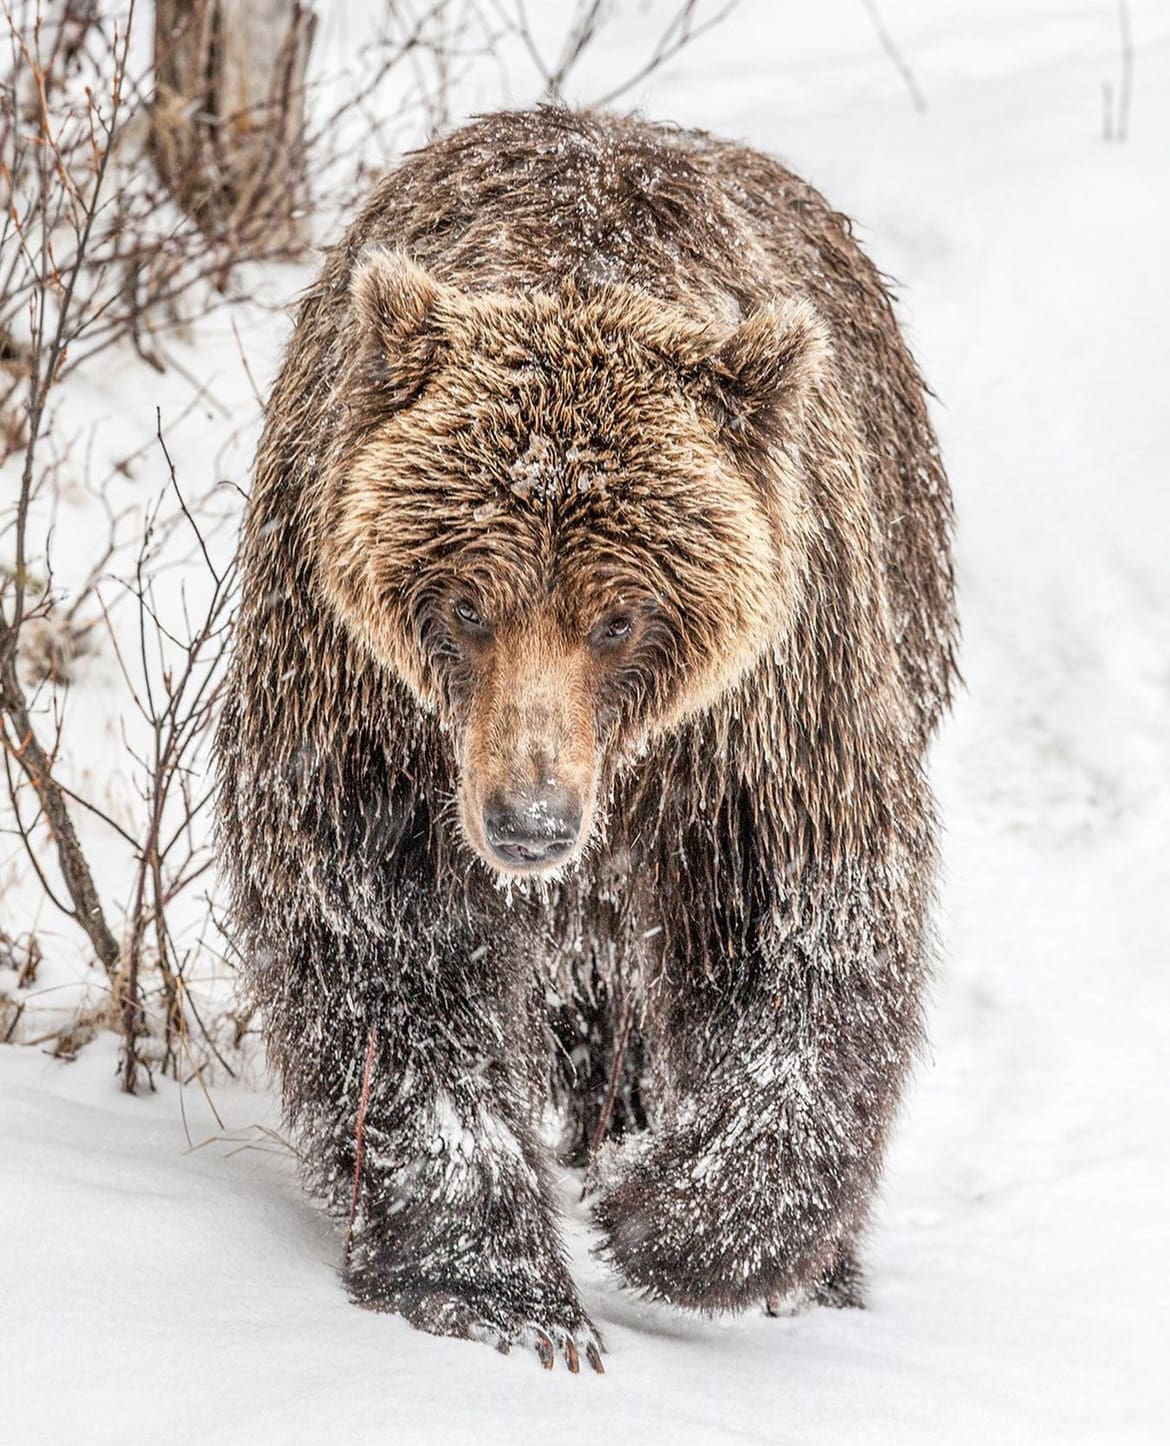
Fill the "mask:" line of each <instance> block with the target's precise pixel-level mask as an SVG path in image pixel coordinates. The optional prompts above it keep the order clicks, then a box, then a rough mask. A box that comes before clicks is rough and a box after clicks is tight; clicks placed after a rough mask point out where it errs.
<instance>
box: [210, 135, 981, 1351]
mask: <svg viewBox="0 0 1170 1446" xmlns="http://www.w3.org/2000/svg"><path fill="white" fill-rule="evenodd" d="M950 523H951V513H950V498H949V491H948V488H947V483H946V478H945V475H944V472H943V468H942V465H941V462H940V459H939V455H938V449H937V447H936V444H935V438H934V435H933V432H932V430H931V425H930V421H929V418H928V415H927V409H926V403H925V398H924V388H923V384H922V381H921V378H920V377H919V374H918V372H917V370H916V368H915V366H914V363H913V361H912V360H911V358H910V356H909V354H908V352H907V350H906V348H905V346H904V344H903V342H902V340H901V337H900V335H899V332H898V328H897V325H896V322H895V319H894V316H893V313H892V311H891V307H890V302H889V299H888V296H887V293H886V290H885V288H884V286H883V284H882V281H881V278H880V277H879V275H878V273H877V272H876V271H875V269H874V268H873V266H872V265H871V264H870V263H869V262H868V261H867V260H866V259H865V257H864V256H863V255H862V253H861V252H860V250H859V249H858V247H857V245H856V244H855V242H854V241H853V239H852V237H851V233H850V228H849V224H848V222H847V221H846V220H845V219H844V218H843V217H841V216H839V215H837V214H836V213H834V212H833V211H832V210H830V208H829V207H828V206H827V205H826V204H825V202H824V201H823V200H822V198H821V197H820V196H819V195H818V194H817V193H816V192H815V191H814V190H812V189H811V188H810V187H809V186H807V185H806V184H804V183H803V182H802V181H800V180H798V179H797V178H796V177H794V176H793V175H791V174H790V173H789V172H787V171H786V170H784V169H783V168H782V167H781V166H780V165H778V164H777V163H776V162H775V161H773V160H771V159H769V158H768V157H766V156H762V155H759V154H757V153H755V152H753V151H750V150H746V149H742V148H740V147H737V146H734V145H730V144H725V143H723V142H720V141H717V140H715V139H712V138H711V137H709V136H706V135H703V134H698V133H692V132H682V131H677V130H673V129H668V128H665V127H661V126H655V125H651V124H648V123H645V122H643V121H641V120H637V119H619V118H614V117H608V116H601V115H591V114H575V113H572V112H568V111H564V110H559V109H542V110H538V111H533V112H525V113H515V114H500V115H493V116H488V117H486V118H484V119H482V120H479V121H477V122H476V123H474V124H473V125H470V126H468V127H466V128H465V129H463V130H460V131H458V132H457V133H455V134H454V135H452V136H450V137H448V138H446V139H444V140H440V141H436V142H434V143H433V144H432V145H430V146H428V147H427V148H426V149H424V150H422V151H420V152H418V153H416V154H414V155H412V156H410V157H408V158H407V159H406V160H405V162H404V163H403V164H402V165H401V166H400V167H399V168H398V169H397V170H395V171H394V172H392V173H391V174H389V175H388V176H387V177H386V178H385V179H384V180H383V181H382V182H381V183H380V184H379V185H378V186H377V187H376V189H375V190H374V192H373V194H372V196H371V198H370V200H369V202H368V204H367V206H366V208H365V209H364V211H363V212H362V214H361V215H360V216H359V217H358V218H357V220H356V221H355V222H354V224H353V226H352V227H351V229H350V230H349V232H348V233H347V235H346V236H345V238H344V239H343V240H342V242H341V243H340V244H339V245H338V246H336V247H335V248H334V249H333V250H332V251H330V252H329V253H328V255H327V257H326V260H325V264H324V267H323V269H322V272H321V275H320V277H319V279H318V280H317V281H316V283H315V284H314V285H313V286H312V288H311V289H310V291H309V292H308V294H307V296H306V297H305V299H304V301H303V303H302V305H301V309H300V313H299V317H298V321H297V326H296V331H295V334H294V336H293V339H292V342H291V344H290V346H289V350H288V355H287V358H286V361H285V364H284V368H283V371H282V373H281V375H280V378H279V380H278V382H277V384H276V386H275V388H274V390H273V393H272V397H271V400H270V402H269V406H268V415H267V425H266V429H265V432H264V437H263V440H262V442H261V445H260V450H259V455H258V459H257V464H256V475H255V484H254V488H253V492H252V497H251V503H250V507H249V510H248V517H247V522H246V526H245V530H244V538H243V573H244V595H243V601H242V606H241V610H240V614H239V619H238V623H237V631H236V641H235V655H234V663H233V669H232V674H231V680H230V689H229V695H228V699H227V705H226V707H225V710H224V713H223V718H222V723H221V725H220V729H219V734H218V751H219V779H220V794H219V820H220V829H221V835H222V857H223V862H224V866H225V868H226V871H227V874H228V877H229V879H230V880H231V883H232V886H233V891H234V917H235V923H236V929H237V931H238V938H239V943H240V947H241V950H242V953H243V958H244V960H245V963H246V968H247V974H248V979H249V983H250V986H251V989H252V991H253V993H254V996H255V998H256V1000H257V1001H258V1003H259V1005H260V1008H261V1010H262V1013H263V1018H264V1022H265V1029H266V1037H267V1042H268V1047H269V1053H270V1057H271V1060H272V1063H273V1064H274V1066H275V1067H276V1068H277V1069H278V1070H279V1071H280V1074H281V1077H282V1080H283V1087H284V1100H285V1106H286V1110H287V1113H288V1117H289V1119H290V1121H291V1123H292V1124H293V1126H294V1127H295V1128H296V1129H297V1130H298V1131H299V1132H300V1136H301V1138H302V1140H303V1147H304V1152H305V1156H306V1159H307V1161H308V1168H309V1174H310V1177H311V1183H312V1184H313V1186H314V1187H315V1188H316V1189H318V1190H319V1191H321V1192H322V1193H323V1194H324V1195H325V1197H326V1198H327V1199H328V1200H329V1201H330V1202H331V1203H332V1205H333V1206H334V1208H335V1209H336V1210H337V1212H338V1213H339V1214H340V1215H342V1216H345V1215H346V1214H348V1212H349V1209H350V1202H351V1193H352V1191H353V1183H354V1174H355V1170H354V1165H355V1128H356V1123H357V1114H358V1108H359V1096H360V1093H361V1078H362V1072H363V1063H364V1061H365V1059H366V1056H367V1051H368V1050H372V1055H371V1063H372V1069H371V1075H370V1079H371V1085H370V1090H369V1095H368V1107H367V1109H366V1112H365V1114H364V1117H363V1130H364V1158H363V1162H362V1169H361V1171H360V1189H359V1190H358V1202H357V1211H356V1217H355V1220H354V1222H353V1228H352V1233H351V1240H350V1248H349V1250H348V1252H347V1258H346V1273H347V1279H348V1283H349V1287H350V1289H351V1291H352V1293H353V1295H354V1296H355V1298H356V1299H358V1300H360V1301H362V1302H364V1303H366V1304H369V1305H372V1306H376V1307H380V1308H385V1309H388V1310H394V1311H399V1312H401V1313H402V1314H403V1315H405V1316H406V1317H407V1318H408V1319H409V1320H411V1321H413V1322H414V1323H415V1324H416V1325H419V1326H421V1327H423V1328H425V1329H428V1330H433V1331H439V1332H444V1333H449V1334H456V1335H467V1336H474V1337H477V1338H486V1339H490V1340H493V1341H496V1342H500V1343H505V1344H506V1343H510V1342H512V1341H514V1340H527V1341H529V1342H531V1343H535V1344H537V1346H538V1347H539V1348H540V1349H541V1350H542V1352H543V1353H544V1354H545V1355H546V1356H547V1355H548V1346H549V1343H551V1345H553V1346H555V1347H557V1348H558V1349H560V1350H561V1351H562V1352H563V1353H564V1354H565V1356H566V1358H567V1359H569V1360H570V1362H575V1361H576V1360H577V1358H578V1355H579V1352H580V1351H582V1350H585V1351H593V1350H595V1349H596V1337H595V1335H594V1333H593V1330H592V1327H591V1325H590V1323H589V1321H588V1319H587V1317H586V1315H585V1313H584V1311H583V1310H582V1308H581V1305H580V1303H579V1300H578V1297H577V1294H576V1291H575V1288H574V1286H573V1282H572V1280H571V1278H570V1274H569V1270H568V1267H567V1262H566V1257H565V1252H564V1249H563V1246H562V1244H561V1241H560V1238H559V1235H558V1230H557V1210H556V1205H555V1200H554V1190H553V1184H552V1178H551V1169H552V1166H551V1160H550V1156H549V1153H548V1150H549V1146H548V1143H547V1128H546V1127H547V1122H548V1117H549V1105H550V1102H551V1103H552V1105H554V1106H555V1107H556V1108H557V1110H559V1114H560V1117H561V1119H562V1120H563V1121H564V1122H565V1127H566V1140H565V1147H566V1149H567V1151H568V1152H569V1154H570V1155H571V1156H574V1157H575V1158H577V1159H581V1158H583V1156H584V1154H585V1153H586V1144H587V1142H588V1140H589V1138H590V1136H591V1135H592V1134H593V1133H594V1132H595V1131H596V1130H597V1129H598V1126H599V1116H600V1115H601V1114H602V1112H603V1110H602V1099H603V1096H605V1095H606V1094H607V1086H608V1085H610V1084H612V1088H611V1089H609V1090H608V1093H609V1096H610V1103H611V1104H612V1105H613V1110H612V1118H611V1121H610V1125H611V1128H610V1139H609V1141H608V1143H607V1144H606V1145H605V1147H604V1149H603V1150H602V1151H601V1152H600V1155H599V1156H598V1157H597V1158H595V1159H594V1160H593V1162H592V1174H591V1180H592V1187H593V1198H594V1209H595V1214H596V1220H597V1223H598V1226H599V1228H600V1231H601V1234H602V1240H603V1249H604V1251H605V1252H606V1254H607V1255H608V1258H609V1259H610V1260H611V1261H612V1263H613V1265H614V1266H615V1267H616V1269H617V1271H618V1272H619V1273H620V1274H621V1276H622V1277H623V1278H624V1279H625V1280H626V1281H627V1282H629V1283H630V1284H631V1285H633V1286H635V1287H637V1288H639V1289H641V1290H644V1291H647V1292H650V1293H652V1294H654V1295H657V1296H661V1297H664V1298H666V1299H668V1300H671V1301H674V1302H677V1303H678V1304H680V1305H683V1306H689V1307H695V1308H699V1309H709V1310H715V1309H745V1308H749V1307H759V1306H761V1305H762V1304H763V1303H764V1302H765V1301H769V1300H772V1301H775V1300H776V1299H777V1298H779V1297H785V1296H787V1297H791V1296H794V1295H802V1294H804V1295H812V1296H814V1297H816V1298H819V1299H824V1300H828V1301H832V1302H837V1303H839V1302H841V1301H852V1300H855V1299H856V1298H857V1295H858V1285H857V1267H856V1262H855V1258H854V1242H855V1240H856V1237H857V1235H858V1232H859V1231H860V1229H861V1227H862V1226H863V1224H864V1221H865V1218H866V1213H867V1210H868V1207H869V1202H870V1199H871V1197H872V1194H873V1190H874V1186H875V1181H876V1179H877V1175H878V1171H879V1168H880V1164H881V1158H882V1153H883V1149H884V1145H885V1142H886V1138H887V1134H888V1129H889V1125H890V1122H891V1119H892V1116H893V1114H894V1112H895V1109H896V1107H897V1103H898V1099H899V1096H900V1093H901V1090H902V1086H903V1084H904V1081H905V1079H906V1075H907V1071H908V1067H909V1065H910V1062H911V1059H912V1056H913V1054H914V1050H915V1047H916V1044H917V1042H918V1040H919V1037H920V1031H921V1004H922V993H923V985H924V981H925V978H926V975H927V972H928V956H929V927H928V920H927V913H928V905H929V901H930V893H931V881H932V874H933V870H934V856H935V846H934V837H933V824H932V806H931V799H930V794H929V791H928V788H927V785H926V782H925V780H924V777H923V771H922V759H923V751H924V748H925V745H926V743H927V741H928V739H929V736H930V734H931V733H932V731H933V729H934V727H935V724H936V723H937V721H938V717H939V714H940V712H941V711H942V709H943V708H944V707H945V705H946V703H947V702H948V699H949V696H950V691H951V687H952V680H953V677H954V666H953V656H952V649H953V639H954V615H953V601H952V574H951V565H950V557H949V531H950ZM533 769H535V770H537V772H538V773H547V774H549V777H548V778H547V779H545V780H544V782H546V783H547V784H548V785H549V787H550V788H551V787H552V786H553V785H554V784H555V786H556V787H557V788H558V789H560V790H561V792H563V793H565V794H566V795H567V796H571V797H572V798H573V799H575V800H576V801H577V803H578V804H579V806H580V813H581V824H580V836H579V838H578V841H577V843H576V844H575V846H574V848H573V852H572V853H571V855H570V856H569V858H568V859H567V861H565V862H562V863H561V864H560V866H559V868H558V869H556V870H555V871H554V872H553V873H551V874H541V873H540V872H539V871H538V870H536V871H531V870H530V871H528V872H526V873H525V872H521V874H520V875H519V876H517V877H512V878H509V879H508V880H506V881H505V880H503V879H502V877H501V872H502V871H501V869H500V868H499V867H498V866H494V865H493V863H492V861H491V860H492V853H491V849H490V847H489V846H488V843H487V841H486V839H485V835H484V827H483V816H484V813H483V810H484V808H485V806H486V805H485V800H487V799H490V798H491V797H494V796H496V794H497V793H498V792H499V790H500V789H506V788H513V789H515V788H519V787H522V786H524V787H527V786H529V784H526V783H525V782H524V780H525V779H526V778H529V775H530V774H531V773H532V770H533ZM530 781H531V780H530V779H529V782H530ZM539 781H540V780H538V782H539ZM493 790H494V791H495V792H493ZM496 865H498V860H496ZM504 872H506V871H504ZM601 1124H602V1128H604V1121H602V1122H601Z"/></svg>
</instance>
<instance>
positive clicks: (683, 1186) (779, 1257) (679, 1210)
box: [594, 1131, 833, 1310]
mask: <svg viewBox="0 0 1170 1446" xmlns="http://www.w3.org/2000/svg"><path fill="white" fill-rule="evenodd" d="M597 1185H598V1193H597V1195H596V1197H595V1199H594V1213H595V1216H596V1219H597V1223H598V1225H599V1226H600V1227H601V1230H602V1232H603V1234H604V1237H605V1240H604V1243H603V1245H602V1246H601V1248H600V1253H601V1254H602V1256H603V1257H604V1258H606V1259H608V1260H609V1261H610V1262H611V1263H612V1264H613V1265H614V1266H615V1267H616V1268H617V1270H618V1271H619V1273H620V1274H621V1275H622V1276H623V1277H624V1279H625V1280H626V1281H627V1282H628V1283H629V1284H630V1285H632V1286H634V1287H635V1288H636V1289H638V1290H641V1291H642V1292H644V1293H645V1294H646V1295H649V1296H654V1297H657V1298H660V1299H663V1300H668V1301H671V1302H673V1303H674V1304H675V1305H681V1306H686V1307H689V1308H691V1309H693V1310H746V1309H750V1308H752V1307H753V1306H754V1307H757V1308H758V1307H759V1306H760V1304H761V1303H763V1302H764V1301H766V1300H767V1299H769V1298H770V1297H772V1296H774V1295H776V1294H781V1295H786V1294H788V1293H789V1292H791V1291H794V1290H799V1289H802V1288H803V1287H804V1286H806V1285H808V1284H811V1283H812V1282H813V1281H815V1280H817V1279H818V1278H819V1277H820V1276H821V1275H822V1274H823V1272H824V1270H825V1266H826V1261H827V1259H831V1256H832V1253H833V1250H832V1243H831V1241H830V1240H827V1239H823V1238H821V1233H820V1230H819V1228H818V1221H817V1219H816V1215H817V1212H816V1211H815V1210H808V1211H806V1210H803V1209H793V1208H792V1205H793V1201H792V1200H791V1199H786V1198H785V1192H784V1191H783V1189H782V1188H781V1180H780V1178H779V1171H778V1170H777V1171H772V1170H769V1169H767V1168H766V1162H765V1161H763V1160H761V1159H760V1158H759V1156H758V1155H755V1156H749V1157H748V1158H744V1159H740V1158H738V1157H735V1156H732V1157H729V1158H723V1155H722V1154H721V1153H720V1152H719V1151H718V1150H716V1149H712V1148H711V1146H710V1144H709V1143H705V1142H703V1141H700V1140H698V1139H691V1138H689V1137H688V1136H687V1135H686V1133H685V1132H682V1131H679V1132H675V1133H672V1134H669V1135H664V1136H660V1137H655V1136H652V1135H651V1136H645V1135H644V1136H641V1137H637V1138H635V1139H634V1140H632V1141H631V1142H630V1145H629V1146H628V1147H625V1148H621V1149H618V1150H615V1151H611V1152H609V1154H608V1156H607V1157H603V1159H602V1161H601V1162H600V1166H599V1169H598V1171H597Z"/></svg>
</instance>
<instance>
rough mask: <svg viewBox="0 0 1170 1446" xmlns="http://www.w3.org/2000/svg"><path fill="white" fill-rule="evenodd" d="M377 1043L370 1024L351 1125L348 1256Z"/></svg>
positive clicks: (355, 1214) (364, 1146)
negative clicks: (360, 1082) (355, 1107)
mask: <svg viewBox="0 0 1170 1446" xmlns="http://www.w3.org/2000/svg"><path fill="white" fill-rule="evenodd" d="M377 1045H378V1026H377V1025H376V1024H372V1025H370V1038H369V1043H368V1044H367V1045H366V1062H365V1064H364V1065H363V1066H362V1088H361V1094H360V1095H359V1097H358V1111H357V1119H356V1120H355V1121H354V1126H353V1142H354V1148H353V1193H352V1194H351V1195H350V1198H349V1225H348V1227H347V1229H346V1235H345V1252H346V1255H347V1256H348V1254H349V1247H350V1243H351V1241H352V1240H353V1227H354V1221H355V1220H356V1219H357V1208H358V1196H359V1194H360V1192H361V1185H362V1165H363V1163H364V1161H365V1153H366V1114H367V1112H368V1110H369V1108H370V1081H371V1080H372V1079H373V1076H374V1051H375V1049H376V1048H377Z"/></svg>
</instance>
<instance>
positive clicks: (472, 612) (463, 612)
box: [451, 597, 485, 632]
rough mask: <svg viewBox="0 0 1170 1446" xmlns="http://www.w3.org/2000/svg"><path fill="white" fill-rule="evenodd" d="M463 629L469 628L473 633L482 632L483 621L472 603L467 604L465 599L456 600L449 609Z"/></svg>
mask: <svg viewBox="0 0 1170 1446" xmlns="http://www.w3.org/2000/svg"><path fill="white" fill-rule="evenodd" d="M451 610H452V612H453V613H454V614H455V616H456V617H457V618H458V619H459V621H460V622H461V623H462V624H463V625H464V627H467V628H471V629H472V630H473V631H475V632H483V631H485V629H484V621H483V619H482V618H481V617H480V615H479V609H478V608H477V607H476V606H475V604H474V603H473V602H468V600H467V599H466V598H465V597H461V598H457V599H456V600H455V605H454V607H453V608H452V609H451Z"/></svg>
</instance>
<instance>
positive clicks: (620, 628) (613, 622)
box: [593, 613, 634, 647]
mask: <svg viewBox="0 0 1170 1446" xmlns="http://www.w3.org/2000/svg"><path fill="white" fill-rule="evenodd" d="M633 629H634V620H633V618H631V617H630V616H629V614H627V613H615V614H614V615H613V617H610V618H606V619H605V620H604V622H600V623H598V625H597V626H596V627H595V628H594V629H593V643H594V644H595V646H597V647H604V646H605V645H606V644H607V643H622V642H625V640H626V639H627V638H628V637H629V636H630V633H631V632H633Z"/></svg>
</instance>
